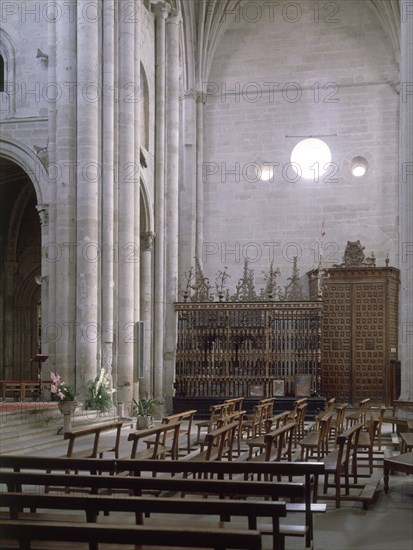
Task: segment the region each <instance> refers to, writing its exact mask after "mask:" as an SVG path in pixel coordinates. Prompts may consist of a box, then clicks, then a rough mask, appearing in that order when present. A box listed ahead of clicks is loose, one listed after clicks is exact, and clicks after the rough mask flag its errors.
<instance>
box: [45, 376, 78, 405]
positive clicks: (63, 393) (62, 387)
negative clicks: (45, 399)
mask: <svg viewBox="0 0 413 550" xmlns="http://www.w3.org/2000/svg"><path fill="white" fill-rule="evenodd" d="M50 379H51V381H52V385H51V386H50V391H51V393H52V395H55V396H56V397H57V398H58V399H59V400H60V401H76V397H75V390H74V388H73V386H68V385H67V384H66V382H63V380H62V379H61V377H60V375H59V374H57V373H55V372H51V373H50Z"/></svg>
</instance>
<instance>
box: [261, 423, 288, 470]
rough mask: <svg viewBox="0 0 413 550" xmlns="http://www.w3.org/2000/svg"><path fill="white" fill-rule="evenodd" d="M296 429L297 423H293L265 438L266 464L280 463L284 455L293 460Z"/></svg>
mask: <svg viewBox="0 0 413 550" xmlns="http://www.w3.org/2000/svg"><path fill="white" fill-rule="evenodd" d="M295 429H296V423H295V422H294V421H292V422H288V423H287V424H285V425H284V426H282V427H281V428H278V429H276V430H273V431H272V432H270V433H268V434H266V435H265V436H264V443H265V461H266V462H268V461H270V460H275V461H276V462H279V461H280V460H281V459H282V457H283V455H284V456H285V457H286V459H287V460H291V453H292V445H293V441H294V431H295ZM273 453H274V454H273Z"/></svg>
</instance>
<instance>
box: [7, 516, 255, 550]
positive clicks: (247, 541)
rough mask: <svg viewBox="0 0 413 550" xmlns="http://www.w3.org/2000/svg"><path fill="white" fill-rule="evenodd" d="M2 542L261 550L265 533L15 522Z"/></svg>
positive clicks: (22, 545) (25, 549) (25, 548)
mask: <svg viewBox="0 0 413 550" xmlns="http://www.w3.org/2000/svg"><path fill="white" fill-rule="evenodd" d="M0 537H1V539H10V538H12V539H15V540H17V541H18V542H19V547H20V548H21V549H22V550H30V549H31V542H32V541H37V540H42V541H53V542H72V543H75V542H76V543H79V542H88V543H89V548H90V549H91V550H92V549H95V548H97V546H96V545H97V544H99V543H112V544H116V545H124V544H129V545H131V544H132V545H133V544H139V545H147V546H155V547H159V546H168V547H185V546H190V547H193V548H216V549H223V548H228V549H231V548H238V549H243V548H246V549H250V550H255V549H256V550H259V549H261V548H262V545H261V533H260V532H259V531H246V530H239V529H236V530H235V529H234V530H231V531H230V530H223V529H208V530H205V529H204V528H199V529H196V528H193V527H185V528H183V529H182V528H172V527H171V528H169V529H166V528H162V527H156V528H151V527H146V526H144V525H139V526H133V527H129V526H124V525H122V526H114V525H110V526H108V525H101V524H94V523H88V524H85V525H77V526H76V529H73V523H68V522H66V523H65V522H58V523H56V524H50V523H49V522H38V521H36V522H34V521H33V522H29V521H27V522H22V521H12V520H8V521H7V520H0Z"/></svg>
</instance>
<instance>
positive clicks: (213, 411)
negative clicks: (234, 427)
mask: <svg viewBox="0 0 413 550" xmlns="http://www.w3.org/2000/svg"><path fill="white" fill-rule="evenodd" d="M232 409H233V405H231V404H230V403H218V404H217V405H211V406H210V407H209V419H208V420H203V421H201V422H195V426H196V428H197V436H196V443H197V444H199V445H201V446H202V444H203V443H204V442H205V435H206V434H207V433H209V432H210V431H212V430H214V429H215V428H216V427H217V422H218V420H220V419H222V418H223V417H225V416H226V415H227V414H228V412H229V411H231V410H232Z"/></svg>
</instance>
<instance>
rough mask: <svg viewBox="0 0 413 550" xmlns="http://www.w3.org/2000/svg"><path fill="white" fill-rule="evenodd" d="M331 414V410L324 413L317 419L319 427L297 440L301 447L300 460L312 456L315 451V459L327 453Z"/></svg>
mask: <svg viewBox="0 0 413 550" xmlns="http://www.w3.org/2000/svg"><path fill="white" fill-rule="evenodd" d="M332 416H333V413H332V412H329V413H326V414H325V415H324V416H323V417H322V418H320V420H319V428H318V429H315V430H312V431H311V432H308V434H307V435H306V436H305V437H304V438H303V439H301V441H299V442H298V444H299V445H300V447H301V460H308V459H309V458H310V457H313V456H314V453H315V452H316V453H317V460H320V459H321V458H322V457H324V456H325V455H326V454H327V453H328V434H329V430H330V422H331V418H332Z"/></svg>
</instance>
